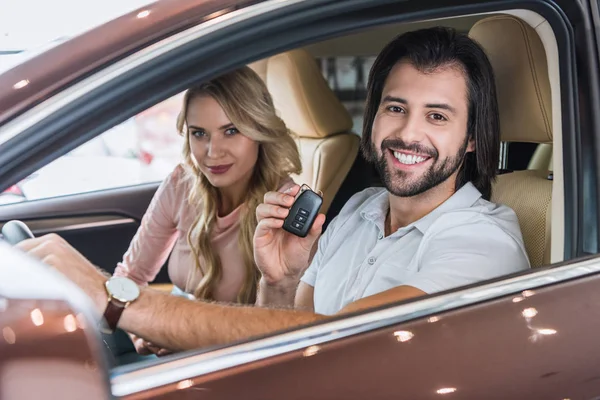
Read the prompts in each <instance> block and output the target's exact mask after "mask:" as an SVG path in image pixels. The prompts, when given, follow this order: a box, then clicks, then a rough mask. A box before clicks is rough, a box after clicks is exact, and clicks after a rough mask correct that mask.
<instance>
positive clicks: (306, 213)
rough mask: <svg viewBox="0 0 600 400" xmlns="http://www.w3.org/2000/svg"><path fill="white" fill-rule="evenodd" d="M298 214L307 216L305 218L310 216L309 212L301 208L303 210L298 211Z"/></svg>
mask: <svg viewBox="0 0 600 400" xmlns="http://www.w3.org/2000/svg"><path fill="white" fill-rule="evenodd" d="M298 214H300V215H303V216H305V217H308V214H309V213H308V211H307V210H305V209H304V208H301V209H299V210H298Z"/></svg>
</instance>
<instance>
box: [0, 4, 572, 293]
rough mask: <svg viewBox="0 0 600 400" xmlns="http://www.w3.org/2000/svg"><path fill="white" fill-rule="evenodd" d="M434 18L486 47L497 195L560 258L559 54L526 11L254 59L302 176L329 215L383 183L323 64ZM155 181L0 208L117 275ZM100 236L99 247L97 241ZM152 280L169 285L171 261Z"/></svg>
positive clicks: (545, 29) (537, 259) (531, 238)
mask: <svg viewBox="0 0 600 400" xmlns="http://www.w3.org/2000/svg"><path fill="white" fill-rule="evenodd" d="M436 25H445V26H451V27H454V28H457V29H458V30H460V31H462V32H468V34H469V35H470V36H471V37H472V38H473V39H475V40H477V41H478V42H479V43H480V44H481V45H482V46H483V48H484V49H485V51H486V53H487V54H488V56H489V58H490V61H491V63H492V66H493V69H494V73H495V76H496V87H497V93H498V101H499V108H500V118H501V136H502V141H503V142H504V143H505V145H504V146H503V149H504V150H503V151H504V153H503V156H502V160H501V161H502V162H501V164H502V165H500V166H499V170H500V175H499V176H498V178H497V181H496V183H495V185H494V187H493V197H492V201H494V202H498V203H503V204H506V205H508V206H510V207H511V208H512V209H513V210H514V211H515V212H516V214H517V216H518V218H519V222H520V225H521V230H522V233H523V237H524V241H525V245H526V249H527V252H528V255H529V259H530V263H531V266H532V267H541V266H545V265H548V264H551V263H556V262H560V261H562V260H563V258H564V252H563V245H564V232H563V218H564V217H563V216H564V210H563V174H562V155H561V120H560V116H561V113H560V100H559V99H560V93H559V90H560V87H559V79H558V50H557V47H556V42H555V38H554V35H553V33H552V30H551V28H550V26H549V24H548V23H547V22H546V21H544V20H543V19H542V18H541V17H540V16H539V15H537V14H534V13H531V12H527V11H515V12H513V13H510V14H509V13H504V14H497V15H491V16H490V15H484V14H482V15H475V16H468V17H460V18H451V19H440V20H430V21H424V22H418V23H403V24H393V25H385V26H380V27H376V28H372V29H369V30H365V31H361V32H358V33H354V34H351V35H346V36H342V37H338V38H333V39H329V40H325V41H322V42H318V43H313V44H310V45H307V46H305V47H303V48H298V49H294V50H291V51H286V52H283V53H280V54H276V55H273V56H270V57H268V58H266V59H262V60H256V61H255V62H253V63H251V64H250V67H251V68H253V69H254V70H255V71H256V72H257V73H258V74H259V76H261V78H262V79H263V80H264V81H265V82H266V84H267V87H268V89H269V91H270V92H271V95H272V96H273V100H274V103H275V106H276V108H277V110H278V112H279V113H280V116H281V117H282V119H283V120H284V121H285V123H286V124H287V126H288V127H289V128H290V130H291V131H292V132H293V133H294V134H295V135H296V137H297V143H298V146H299V149H300V153H301V157H302V164H303V173H302V174H301V175H300V176H298V177H294V178H295V180H296V181H297V182H302V183H306V184H308V185H309V186H311V188H313V189H315V190H320V191H322V192H323V194H324V202H323V205H322V209H321V212H324V213H325V214H326V215H327V221H331V219H332V218H334V217H335V215H336V214H337V213H338V212H339V210H340V209H341V207H342V206H343V205H344V203H345V202H346V201H347V200H348V199H349V198H350V197H351V196H352V195H353V194H355V193H357V192H358V191H360V190H363V189H364V188H367V187H370V186H379V185H381V182H380V181H379V179H378V177H377V174H376V172H375V170H374V169H373V168H372V167H371V166H370V165H368V164H367V163H366V161H365V160H364V159H363V158H362V156H361V154H360V150H359V141H360V134H361V132H360V123H358V124H357V123H355V120H356V119H355V118H354V115H351V113H350V112H349V110H348V108H349V107H348V106H347V105H345V104H344V101H342V100H341V99H340V97H341V96H340V95H339V94H338V93H336V91H335V90H334V89H332V88H331V87H330V85H329V83H328V81H327V79H326V77H325V76H324V74H323V68H322V64H319V60H324V59H326V58H336V57H337V58H343V57H374V56H376V55H377V53H378V52H379V51H380V49H381V48H382V47H383V46H384V45H385V44H386V43H387V42H388V41H390V40H391V39H392V38H393V37H395V36H396V35H398V34H400V33H402V32H405V31H409V30H416V29H420V28H424V27H430V26H436ZM508 55H510V56H508ZM359 101H363V102H364V99H359ZM354 103H356V101H354ZM353 113H354V114H356V113H357V112H356V110H354V111H353ZM173 126H174V122H173ZM157 187H158V182H157V183H152V184H144V185H139V186H132V187H125V188H116V189H111V190H106V191H101V192H90V193H85V194H78V195H73V196H67V197H64V198H53V199H46V200H39V201H32V202H23V203H18V204H11V205H4V206H0V222H6V221H8V220H10V219H20V220H23V221H24V222H26V223H27V224H28V225H29V226H30V227H31V229H32V231H33V232H34V234H36V235H39V234H43V233H48V232H56V233H59V234H60V235H61V236H63V237H64V238H65V239H67V240H68V241H69V242H70V243H72V244H73V245H74V246H75V247H76V248H77V249H78V250H79V251H81V252H82V253H83V254H84V255H85V256H86V257H88V258H89V259H90V260H91V261H92V262H94V263H95V264H96V265H99V266H101V267H102V268H104V269H106V270H107V271H109V272H110V271H112V270H113V269H114V267H115V266H116V263H117V262H118V261H120V259H121V257H122V255H123V253H124V252H125V250H126V249H127V246H128V244H129V241H130V240H131V238H132V237H133V235H134V234H135V232H136V230H137V227H138V226H139V222H140V220H141V217H142V215H143V213H144V211H145V209H146V208H147V206H148V204H149V202H150V200H151V198H152V195H153V193H154V191H155V190H156V188H157ZM98 243H103V246H102V249H99V248H98V246H97V244H98ZM154 286H155V287H156V288H159V289H162V290H167V291H168V290H170V289H171V287H170V284H169V282H168V276H167V274H166V269H165V268H164V269H163V271H162V272H161V273H160V274H159V276H158V277H157V279H156V281H155V283H154Z"/></svg>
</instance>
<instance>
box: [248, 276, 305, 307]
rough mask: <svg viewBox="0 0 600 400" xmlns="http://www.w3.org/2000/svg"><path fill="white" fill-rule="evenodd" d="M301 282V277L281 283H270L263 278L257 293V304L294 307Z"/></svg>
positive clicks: (261, 305)
mask: <svg viewBox="0 0 600 400" xmlns="http://www.w3.org/2000/svg"><path fill="white" fill-rule="evenodd" d="M299 282H300V280H299V279H294V280H290V281H287V282H282V283H279V284H269V283H267V281H266V280H265V279H264V278H263V279H261V280H260V283H259V285H258V293H257V295H256V305H257V306H259V307H281V308H285V307H290V308H291V307H294V299H295V297H296V290H297V289H298V283H299Z"/></svg>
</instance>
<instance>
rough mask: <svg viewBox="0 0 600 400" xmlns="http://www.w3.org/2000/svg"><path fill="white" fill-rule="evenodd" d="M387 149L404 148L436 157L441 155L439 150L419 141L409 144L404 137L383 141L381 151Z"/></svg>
mask: <svg viewBox="0 0 600 400" xmlns="http://www.w3.org/2000/svg"><path fill="white" fill-rule="evenodd" d="M387 149H394V150H404V151H408V152H412V153H418V154H423V155H426V156H429V157H431V158H434V159H435V158H437V157H438V155H439V154H438V152H437V150H436V149H434V148H431V147H426V146H423V145H421V144H419V143H410V144H409V143H406V142H405V141H404V140H402V139H391V138H388V139H384V140H383V142H381V152H382V153H383V152H384V151H385V150H387Z"/></svg>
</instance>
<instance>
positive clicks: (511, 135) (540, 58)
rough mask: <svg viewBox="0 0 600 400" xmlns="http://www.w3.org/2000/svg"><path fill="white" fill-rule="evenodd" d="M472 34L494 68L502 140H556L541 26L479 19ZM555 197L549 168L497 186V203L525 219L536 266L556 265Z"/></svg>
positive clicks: (509, 176) (515, 175) (503, 178)
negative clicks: (552, 242)
mask: <svg viewBox="0 0 600 400" xmlns="http://www.w3.org/2000/svg"><path fill="white" fill-rule="evenodd" d="M469 36H471V37H472V38H473V39H475V40H476V41H478V42H479V43H480V44H481V45H482V46H483V48H484V49H485V51H486V53H487V55H488V57H489V59H490V62H491V63H492V66H493V68H494V73H495V75H496V89H497V92H498V104H499V108H500V128H501V136H502V140H503V141H506V142H533V143H549V144H551V143H552V106H551V95H550V81H549V78H548V66H547V63H546V55H545V51H544V47H543V45H542V42H541V40H540V38H539V36H538V35H537V33H536V32H535V30H534V29H533V28H532V27H531V26H529V25H528V24H526V23H525V22H523V21H521V20H520V19H518V18H516V17H513V16H510V15H502V16H494V17H490V18H485V19H483V20H481V21H479V22H477V23H476V24H475V25H474V26H473V28H472V29H471V31H470V32H469ZM546 165H548V164H546ZM551 200H552V180H551V179H549V171H548V170H547V169H545V168H542V169H532V170H526V171H515V172H511V173H506V174H502V175H500V176H499V177H498V180H497V182H496V184H495V185H494V187H493V192H492V201H494V202H496V203H503V204H506V205H508V206H509V207H511V208H512V209H513V210H514V211H515V212H516V214H517V216H518V218H519V223H520V225H521V231H522V233H523V239H524V241H525V247H526V248H527V252H528V255H529V261H530V263H531V266H532V267H538V266H541V265H547V264H549V263H550V216H551Z"/></svg>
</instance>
